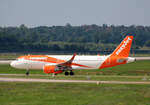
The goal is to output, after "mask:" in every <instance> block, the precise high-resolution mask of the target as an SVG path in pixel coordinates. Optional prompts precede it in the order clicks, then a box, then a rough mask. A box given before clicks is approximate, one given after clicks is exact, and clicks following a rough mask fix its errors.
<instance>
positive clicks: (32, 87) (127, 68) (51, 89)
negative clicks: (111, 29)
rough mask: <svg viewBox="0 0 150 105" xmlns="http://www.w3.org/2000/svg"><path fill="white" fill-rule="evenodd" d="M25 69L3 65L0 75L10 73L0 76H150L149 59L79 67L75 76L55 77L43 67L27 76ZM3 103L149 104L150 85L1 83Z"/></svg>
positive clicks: (121, 78)
mask: <svg viewBox="0 0 150 105" xmlns="http://www.w3.org/2000/svg"><path fill="white" fill-rule="evenodd" d="M25 72H26V71H25V70H19V69H15V68H12V67H10V66H9V65H8V64H2V65H0V74H7V73H8V74H10V75H7V76H6V75H0V77H13V78H14V77H15V78H43V79H49V78H50V79H75V80H79V79H80V80H87V79H90V80H105V81H107V80H116V81H143V77H147V78H148V77H149V74H150V61H136V62H134V63H130V64H126V65H120V66H116V67H112V68H106V69H102V70H76V71H75V73H76V75H75V76H72V77H71V76H68V77H66V76H64V75H63V74H59V75H57V76H56V77H55V78H52V77H50V76H49V75H47V74H44V73H43V71H42V70H31V75H30V76H28V77H27V76H25ZM13 74H19V75H17V76H16V75H13ZM145 74H147V76H145ZM149 79H150V78H149ZM0 105H150V85H127V84H126V85H123V84H122V85H121V84H100V85H96V84H88V83H24V82H0Z"/></svg>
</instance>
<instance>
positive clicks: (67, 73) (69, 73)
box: [65, 71, 74, 76]
mask: <svg viewBox="0 0 150 105" xmlns="http://www.w3.org/2000/svg"><path fill="white" fill-rule="evenodd" d="M68 75H71V76H73V75H74V72H72V71H70V72H68V71H66V72H65V76H68Z"/></svg>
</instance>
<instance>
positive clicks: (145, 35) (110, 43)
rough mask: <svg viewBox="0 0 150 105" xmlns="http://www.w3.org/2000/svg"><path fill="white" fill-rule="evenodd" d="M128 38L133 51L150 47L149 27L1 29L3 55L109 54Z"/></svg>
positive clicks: (22, 26) (69, 26)
mask: <svg viewBox="0 0 150 105" xmlns="http://www.w3.org/2000/svg"><path fill="white" fill-rule="evenodd" d="M126 35H133V36H134V41H133V49H139V48H141V47H144V46H147V47H150V26H134V25H132V26H124V25H121V26H114V25H111V26H108V25H106V24H103V25H102V26H98V25H95V24H93V25H82V26H71V25H70V24H66V25H65V26H51V27H48V26H39V27H33V28H28V27H26V26H25V25H24V24H22V25H20V26H19V27H0V51H1V52H24V51H28V52H36V51H38V52H45V51H76V52H77V51H106V50H113V49H114V48H116V46H117V45H118V44H119V43H120V42H121V41H122V39H123V38H124V37H125V36H126Z"/></svg>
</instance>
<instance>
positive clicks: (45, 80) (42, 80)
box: [0, 78, 150, 85]
mask: <svg viewBox="0 0 150 105" xmlns="http://www.w3.org/2000/svg"><path fill="white" fill-rule="evenodd" d="M0 81H1V82H43V83H95V84H97V85H99V84H150V82H129V81H92V80H54V79H24V78H0Z"/></svg>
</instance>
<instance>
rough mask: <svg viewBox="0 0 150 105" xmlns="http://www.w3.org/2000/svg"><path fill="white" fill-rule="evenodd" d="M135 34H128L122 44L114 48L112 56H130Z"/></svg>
mask: <svg viewBox="0 0 150 105" xmlns="http://www.w3.org/2000/svg"><path fill="white" fill-rule="evenodd" d="M132 40H133V36H126V38H125V39H124V40H123V41H122V42H121V44H120V45H119V46H118V47H117V48H116V49H115V50H114V52H113V53H112V54H111V56H120V57H128V56H129V53H130V48H131V45H132Z"/></svg>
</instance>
